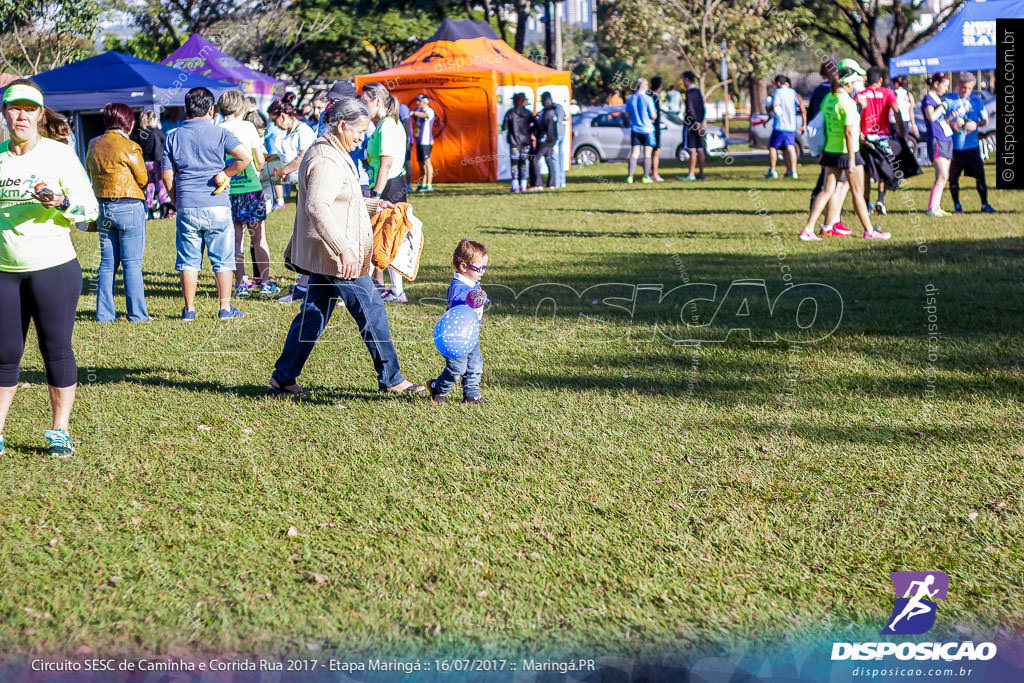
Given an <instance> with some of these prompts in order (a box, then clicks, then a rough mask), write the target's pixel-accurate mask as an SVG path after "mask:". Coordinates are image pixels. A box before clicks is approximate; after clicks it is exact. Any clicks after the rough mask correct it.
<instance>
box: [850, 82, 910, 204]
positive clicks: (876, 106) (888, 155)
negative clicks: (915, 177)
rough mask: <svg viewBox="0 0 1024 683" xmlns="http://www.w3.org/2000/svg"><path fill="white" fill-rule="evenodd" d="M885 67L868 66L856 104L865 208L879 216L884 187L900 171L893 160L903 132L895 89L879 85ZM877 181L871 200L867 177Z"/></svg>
mask: <svg viewBox="0 0 1024 683" xmlns="http://www.w3.org/2000/svg"><path fill="white" fill-rule="evenodd" d="M884 77H885V71H884V70H883V69H881V68H879V67H877V66H873V67H871V68H870V69H868V73H867V79H866V80H867V87H866V88H865V89H864V90H861V91H860V92H859V93H857V104H858V105H859V106H860V133H861V140H862V142H863V143H866V144H862V145H861V154H862V156H863V157H864V167H865V168H864V201H865V202H867V205H868V211H869V212H872V211H874V212H877V213H880V214H882V215H883V216H884V215H885V214H886V209H885V189H886V187H897V188H898V187H899V183H900V180H901V179H902V174H900V172H899V168H898V167H897V164H896V163H895V158H896V156H898V154H899V151H900V148H901V147H902V144H903V143H902V139H903V138H904V137H905V136H906V129H905V128H904V126H903V118H902V117H901V116H900V112H899V107H898V106H897V104H896V93H894V92H893V91H892V90H891V89H890V88H886V87H885V86H883V85H882V79H883V78H884ZM890 114H891V115H892V118H893V119H895V121H896V126H897V128H898V129H899V139H894V138H893V135H892V123H891V122H890ZM872 180H875V181H877V182H878V201H877V202H875V203H874V204H873V205H872V203H871V181H872Z"/></svg>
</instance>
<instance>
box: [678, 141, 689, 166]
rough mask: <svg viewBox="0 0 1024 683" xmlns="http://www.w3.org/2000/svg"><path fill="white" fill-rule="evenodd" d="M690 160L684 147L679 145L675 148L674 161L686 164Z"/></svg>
mask: <svg viewBox="0 0 1024 683" xmlns="http://www.w3.org/2000/svg"><path fill="white" fill-rule="evenodd" d="M689 160H690V153H689V152H688V151H687V150H686V147H684V146H683V145H679V146H678V147H676V161H679V162H682V163H686V162H687V161H689Z"/></svg>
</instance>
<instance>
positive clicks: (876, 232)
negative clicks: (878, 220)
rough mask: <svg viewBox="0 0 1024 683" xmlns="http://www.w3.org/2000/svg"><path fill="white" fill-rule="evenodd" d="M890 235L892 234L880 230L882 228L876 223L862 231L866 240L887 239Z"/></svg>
mask: <svg viewBox="0 0 1024 683" xmlns="http://www.w3.org/2000/svg"><path fill="white" fill-rule="evenodd" d="M890 237H892V234H890V233H888V232H882V229H881V228H880V227H878V226H877V225H876V226H875V227H873V228H871V230H868V231H866V232H865V233H864V239H866V240H887V239H889V238H890Z"/></svg>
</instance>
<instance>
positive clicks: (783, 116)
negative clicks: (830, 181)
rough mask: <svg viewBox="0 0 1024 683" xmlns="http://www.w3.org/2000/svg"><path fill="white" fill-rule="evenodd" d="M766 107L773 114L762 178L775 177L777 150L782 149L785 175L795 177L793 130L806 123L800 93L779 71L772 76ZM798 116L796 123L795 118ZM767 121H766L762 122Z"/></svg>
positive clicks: (805, 111) (802, 128)
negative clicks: (764, 171) (772, 80)
mask: <svg viewBox="0 0 1024 683" xmlns="http://www.w3.org/2000/svg"><path fill="white" fill-rule="evenodd" d="M768 111H769V112H770V113H771V114H772V116H773V121H774V125H773V126H772V134H771V137H770V138H769V140H768V164H769V167H768V172H767V173H765V174H764V177H765V178H778V177H779V173H778V171H776V170H775V164H776V158H777V150H782V152H783V153H784V154H785V160H786V177H787V178H796V177H797V174H796V134H797V128H798V127H799V130H800V132H801V133H802V132H803V131H804V126H805V125H806V123H807V110H806V109H805V108H804V101H803V100H802V99H800V95H798V94H797V92H796V90H793V88H792V87H790V84H789V78H787V77H786V76H783V75H782V74H779V75H778V76H776V77H775V92H774V93H773V94H772V99H771V103H770V104H769V105H768ZM797 117H799V123H798V120H797ZM765 123H767V121H766V122H765Z"/></svg>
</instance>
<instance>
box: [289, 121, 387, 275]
mask: <svg viewBox="0 0 1024 683" xmlns="http://www.w3.org/2000/svg"><path fill="white" fill-rule="evenodd" d="M298 175H299V183H298V188H299V195H298V207H297V208H296V211H295V228H294V230H293V231H292V238H291V240H290V241H289V242H288V246H287V247H286V248H285V250H284V257H285V261H286V262H288V263H291V264H293V265H295V266H297V267H298V268H299V269H300V270H303V271H306V272H308V273H317V274H319V275H328V276H332V277H341V254H342V253H343V252H345V251H349V252H351V253H352V254H353V255H354V256H355V257H356V258H357V259H358V260H359V270H358V273H359V275H360V276H364V275H368V274H369V272H370V270H371V268H372V264H371V263H370V257H371V255H372V254H373V231H372V229H371V227H370V214H371V213H377V211H378V204H379V202H380V200H379V199H376V198H374V199H366V198H364V197H363V192H362V188H361V187H360V186H359V176H358V175H357V174H356V166H355V162H354V161H352V157H351V156H350V155H349V153H348V152H346V151H345V150H344V149H342V148H341V145H340V144H339V143H338V141H337V139H336V138H335V137H334V136H333V135H331V134H329V133H328V134H327V135H325V136H324V137H322V138H319V139H318V140H317V141H316V142H314V143H313V144H312V145H310V147H309V149H307V150H306V154H305V156H303V157H302V163H301V164H300V165H299V171H298Z"/></svg>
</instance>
